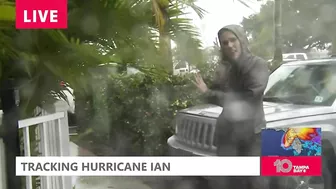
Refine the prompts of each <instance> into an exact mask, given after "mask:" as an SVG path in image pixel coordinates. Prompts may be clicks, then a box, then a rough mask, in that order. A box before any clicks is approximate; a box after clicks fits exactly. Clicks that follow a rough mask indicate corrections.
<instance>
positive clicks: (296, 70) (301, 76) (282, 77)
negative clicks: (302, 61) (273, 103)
mask: <svg viewBox="0 0 336 189" xmlns="http://www.w3.org/2000/svg"><path fill="white" fill-rule="evenodd" d="M335 81H336V64H335V65H331V64H323V65H295V66H293V65H283V66H281V67H280V68H278V69H277V70H275V72H273V73H272V74H271V76H270V79H269V83H268V85H267V88H266V91H265V97H266V99H267V97H276V98H273V99H281V100H282V102H285V101H287V102H291V103H294V104H307V105H324V106H330V105H332V103H333V102H334V101H335V98H336V87H335V85H334V82H335Z"/></svg>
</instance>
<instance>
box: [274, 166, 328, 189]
mask: <svg viewBox="0 0 336 189" xmlns="http://www.w3.org/2000/svg"><path fill="white" fill-rule="evenodd" d="M332 175H333V172H332V170H331V169H330V166H328V162H327V161H323V163H322V176H321V177H311V176H288V177H272V178H271V180H273V182H272V181H271V183H272V184H270V185H272V186H275V185H276V186H275V187H273V188H275V189H333V176H332Z"/></svg>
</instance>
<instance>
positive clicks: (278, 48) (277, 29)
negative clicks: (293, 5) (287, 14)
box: [273, 0, 282, 67]
mask: <svg viewBox="0 0 336 189" xmlns="http://www.w3.org/2000/svg"><path fill="white" fill-rule="evenodd" d="M281 3H282V2H281V0H274V57H273V62H274V64H275V65H274V66H275V67H279V66H280V65H281V62H282V32H281V29H282V16H281V12H282V7H281Z"/></svg>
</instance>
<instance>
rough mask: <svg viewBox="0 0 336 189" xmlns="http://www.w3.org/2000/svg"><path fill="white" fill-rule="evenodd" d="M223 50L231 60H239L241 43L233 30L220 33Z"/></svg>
mask: <svg viewBox="0 0 336 189" xmlns="http://www.w3.org/2000/svg"><path fill="white" fill-rule="evenodd" d="M219 40H220V44H221V50H222V53H223V54H224V56H226V57H228V58H229V59H231V60H237V59H238V58H239V57H240V55H241V45H240V42H239V39H238V38H237V36H236V35H235V34H234V33H232V32H231V31H225V32H223V33H222V34H221V35H220V39H219Z"/></svg>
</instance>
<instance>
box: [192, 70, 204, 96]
mask: <svg viewBox="0 0 336 189" xmlns="http://www.w3.org/2000/svg"><path fill="white" fill-rule="evenodd" d="M193 83H194V84H195V86H196V87H197V88H198V89H199V90H200V91H201V92H202V93H205V92H206V91H207V90H208V86H207V85H206V84H205V83H204V81H203V78H202V76H201V75H200V74H199V73H197V74H195V81H193Z"/></svg>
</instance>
